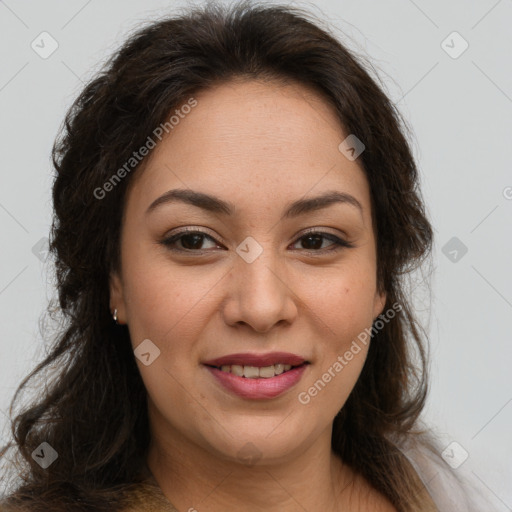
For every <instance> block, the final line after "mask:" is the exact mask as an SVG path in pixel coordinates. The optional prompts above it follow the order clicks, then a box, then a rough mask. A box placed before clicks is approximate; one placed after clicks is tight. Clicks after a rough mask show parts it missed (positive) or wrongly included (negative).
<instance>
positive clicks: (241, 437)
mask: <svg viewBox="0 0 512 512" xmlns="http://www.w3.org/2000/svg"><path fill="white" fill-rule="evenodd" d="M195 98H196V99H197V101H198V105H197V106H196V107H195V108H194V109H193V110H192V111H191V112H190V113H189V114H188V115H187V116H185V117H184V118H183V119H181V120H180V122H179V124H178V125H176V126H175V127H174V129H173V130H172V131H171V132H170V134H169V135H168V136H167V137H166V138H164V139H163V141H162V142H161V143H159V144H158V145H157V147H156V148H155V149H154V150H153V151H152V153H151V154H150V157H149V160H148V162H147V165H146V167H145V168H144V169H143V170H142V172H141V173H139V174H138V175H136V176H134V181H132V183H130V187H129V190H128V194H127V198H126V204H125V211H124V217H123V225H122V237H121V271H120V272H119V273H117V274H112V276H111V285H110V292H111V307H112V310H113V309H114V308H117V310H118V321H119V323H122V324H124V323H126V324H127V325H128V328H129V332H130V337H131V340H132V345H133V348H134V349H135V348H136V347H137V346H138V345H139V344H140V343H141V342H142V341H143V340H145V339H150V340H151V342H152V343H153V344H154V345H156V346H157V347H158V348H159V350H160V355H159V357H157V358H156V359H155V360H154V361H153V362H152V363H151V364H150V365H148V366H146V365H144V364H142V363H141V361H139V360H138V359H137V364H138V366H139V368H140V372H141V376H142V379H143V381H144V384H145V386H146V389H147V391H148V397H149V418H150V427H151V433H152V441H151V447H150V451H149V455H148V466H149V468H150V469H151V472H152V473H153V475H154V476H155V478H156V480H157V481H158V484H159V485H160V487H161V489H162V491H163V492H164V493H165V495H166V496H167V497H168V499H169V500H170V501H171V502H172V503H173V504H174V505H175V506H176V507H177V508H178V509H179V510H194V508H193V507H195V508H196V509H197V510H198V511H201V512H203V511H218V510H237V509H240V510H248V511H259V510H265V511H267V512H273V511H277V510H279V511H280V512H286V511H294V512H295V511H296V510H301V509H302V508H301V507H303V508H304V509H305V510H308V511H311V512H313V511H320V510H322V511H324V512H325V511H330V510H352V511H354V510H394V508H393V507H391V506H390V505H389V503H388V502H387V501H386V500H385V499H384V498H383V497H382V496H380V495H378V494H377V493H376V492H374V491H372V490H371V488H370V487H369V485H368V484H367V483H366V482H365V481H364V480H363V479H361V478H360V477H359V476H357V475H355V474H353V472H352V470H351V469H350V468H349V467H347V466H345V465H343V464H342V462H341V461H340V460H339V458H338V457H337V456H335V455H334V454H333V453H332V452H331V448H330V441H331V428H332V422H333V419H334V417H335V415H336V414H337V412H338V411H339V410H340V409H341V407H342V406H343V404H344V403H345V401H346V399H347V398H348V396H349V394H350V392H351V390H352V389H353V387H354V385H355V383H356V381H357V379H358V376H359V374H360V372H361V369H362V366H363V364H364V360H365V357H366V353H367V349H368V347H367V346H366V347H365V346H364V345H362V344H360V345H361V347H362V350H361V351H360V352H359V353H358V354H357V355H355V356H354V358H353V359H352V360H351V361H350V362H349V364H347V365H346V366H345V367H344V368H343V370H342V371H341V372H338V373H336V376H335V377H334V378H332V380H331V381H330V382H329V383H328V384H327V385H326V386H325V387H324V388H323V389H322V390H321V391H320V392H318V394H317V395H316V396H315V397H312V398H311V401H310V402H309V403H308V404H305V405H304V404H301V403H300V402H299V400H298V394H299V393H300V392H302V391H307V390H308V388H310V387H311V386H312V385H313V384H314V382H315V381H317V380H318V379H319V378H321V376H322V374H323V373H324V372H326V371H327V370H328V369H329V367H332V365H333V364H334V362H335V361H336V360H337V358H338V356H340V355H343V354H344V353H345V352H346V351H347V350H348V349H349V348H350V346H351V344H352V342H353V340H355V339H356V338H357V336H358V334H360V333H361V332H362V331H364V329H365V328H371V325H372V321H373V319H374V318H376V317H377V316H378V315H379V314H380V313H381V312H383V308H384V304H385V294H380V293H378V291H377V286H376V247H375V238H374V232H373V226H372V220H371V204H370V193H369V187H368V183H367V180H366V178H365V176H364V173H363V171H362V170H361V169H360V167H359V164H358V162H357V160H356V161H350V160H348V159H347V158H346V157H345V156H344V155H343V154H342V153H341V152H340V151H339V149H338V146H339V144H340V142H341V141H342V140H343V139H344V138H345V137H346V136H347V135H348V133H344V132H343V130H342V127H341V126H340V124H339V121H338V119H337V117H336V115H335V113H334V112H333V111H332V109H331V107H330V106H329V105H328V104H327V103H326V102H325V101H323V99H322V98H321V97H319V96H318V95H317V94H316V93H315V92H314V91H311V90H309V89H307V88H304V87H303V86H301V85H297V84H293V83H290V84H288V85H283V84H276V83H270V82H259V81H237V82H229V83H227V84H223V85H221V86H217V87H215V88H213V89H210V90H208V91H202V92H201V93H199V94H197V95H195ZM176 188H180V189H192V190H195V191H200V192H204V193H208V194H213V195H215V196H217V197H219V198H221V199H223V200H224V201H229V202H231V203H233V205H234V206H235V213H234V214H233V215H232V216H227V215H223V214H213V213H210V212H206V211H203V210H201V209H199V208H197V207H195V206H192V205H187V204H184V203H179V202H175V203H172V204H171V203H169V204H165V205H161V206H160V207H158V208H156V209H155V210H153V211H152V212H151V213H149V214H146V210H147V208H148V207H149V205H150V204H151V203H152V202H153V201H154V200H155V199H156V198H158V197H160V196H161V195H162V194H164V193H165V192H167V191H168V190H171V189H176ZM332 190H336V191H339V192H344V193H348V194H350V195H352V196H354V197H355V198H356V199H357V200H358V201H359V202H360V203H361V205H362V212H361V211H360V210H358V209H357V208H355V207H354V206H351V205H349V204H335V205H331V206H329V207H327V208H325V209H322V210H318V211H316V212H310V213H308V214H306V215H302V216H299V217H296V218H292V219H285V220H280V219H281V215H282V212H283V211H284V209H285V207H286V206H288V204H289V203H291V202H292V201H295V200H298V199H301V198H303V197H312V196H316V195H319V194H321V193H324V192H326V191H332ZM186 226H188V227H193V228H196V229H197V230H200V231H203V232H205V233H206V235H207V236H205V237H204V238H203V239H202V245H201V239H199V241H196V242H195V243H196V245H195V246H194V245H191V244H193V243H194V240H192V241H191V240H190V238H189V239H188V243H189V245H186V243H187V241H186V240H185V241H184V240H183V239H181V240H177V241H176V242H175V243H174V248H176V249H180V248H181V249H182V252H178V251H173V250H171V248H170V247H166V246H164V245H163V244H161V243H159V242H160V241H161V240H163V239H164V238H168V237H169V236H170V235H173V234H175V233H176V232H177V231H179V229H178V228H180V230H181V229H183V228H184V227H186ZM308 228H315V231H320V232H325V233H328V234H330V235H334V236H337V237H339V238H341V239H344V240H347V241H349V242H351V243H353V244H354V247H351V248H344V247H339V248H338V249H337V250H332V251H329V249H333V248H335V247H336V246H335V245H333V242H332V241H331V240H330V239H328V238H319V239H315V240H313V241H311V240H309V241H308V239H307V238H303V237H304V230H306V229H308ZM247 236H251V237H253V238H254V239H255V240H256V241H257V242H258V244H259V245H260V246H261V248H262V249H263V252H262V253H261V255H260V256H259V257H258V258H256V260H255V261H253V262H252V263H247V261H245V260H244V259H243V258H241V257H240V256H239V255H238V254H237V252H236V248H237V247H238V246H239V244H240V243H241V242H242V241H243V240H244V239H245V238H246V237H247ZM209 237H212V238H209ZM182 243H184V245H181V244H182ZM184 247H198V249H195V250H196V252H193V249H192V250H189V251H188V252H186V251H185V249H184ZM201 253H202V254H201ZM273 351H284V352H292V353H294V354H298V355H300V356H302V357H304V358H305V359H306V360H308V361H309V362H310V363H311V364H310V365H308V366H307V368H306V371H305V373H304V374H303V376H302V379H301V380H300V382H299V383H298V384H297V385H296V386H294V387H293V388H292V389H290V390H288V391H286V392H285V393H284V394H282V395H280V396H278V397H276V398H273V399H270V400H268V399H267V400H249V399H243V398H241V397H239V396H236V395H233V394H231V393H229V392H227V391H226V390H225V389H224V388H223V387H221V386H220V385H219V384H218V383H217V381H216V380H215V379H214V378H213V376H212V375H211V374H210V372H209V371H208V370H207V369H206V367H205V366H204V365H202V362H203V361H206V360H208V359H212V358H215V357H219V356H223V355H227V354H232V353H236V352H251V353H257V354H258V353H266V352H273ZM247 443H252V444H251V445H250V446H251V447H252V448H251V449H252V450H253V451H254V453H255V454H257V455H256V456H255V458H256V459H257V460H255V461H253V462H252V463H249V464H247V463H245V462H244V461H243V460H241V458H240V456H239V455H238V452H239V450H241V449H242V448H243V447H244V446H246V445H247ZM347 507H348V508H347Z"/></svg>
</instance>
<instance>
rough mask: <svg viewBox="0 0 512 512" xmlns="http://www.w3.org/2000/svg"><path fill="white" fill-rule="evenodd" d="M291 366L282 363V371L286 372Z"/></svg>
mask: <svg viewBox="0 0 512 512" xmlns="http://www.w3.org/2000/svg"><path fill="white" fill-rule="evenodd" d="M291 367H292V365H291V364H285V365H284V371H285V372H287V371H288V370H289V369H290V368H291Z"/></svg>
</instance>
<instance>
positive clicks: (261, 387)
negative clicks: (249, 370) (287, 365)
mask: <svg viewBox="0 0 512 512" xmlns="http://www.w3.org/2000/svg"><path fill="white" fill-rule="evenodd" d="M306 366H307V365H306V364H303V365H301V366H296V367H295V368H292V369H291V370H288V371H287V372H284V373H281V374H280V375H276V376H275V377H270V378H268V379H264V378H258V379H249V378H246V377H238V375H235V374H234V373H228V372H223V371H222V370H219V369H218V368H213V367H211V366H206V368H207V369H208V370H209V371H210V373H211V374H212V375H213V376H214V377H215V378H216V379H217V381H218V382H220V383H221V384H222V385H223V386H224V387H225V388H226V389H228V390H229V391H231V392H233V393H235V394H236V395H238V396H241V397H242V398H248V399H251V400H261V399H268V398H275V397H276V396H279V395H280V394H282V393H284V392H285V391H288V390H289V389H290V388H292V387H293V386H295V384H297V382H299V380H300V379H301V377H302V374H303V373H304V371H305V370H306Z"/></svg>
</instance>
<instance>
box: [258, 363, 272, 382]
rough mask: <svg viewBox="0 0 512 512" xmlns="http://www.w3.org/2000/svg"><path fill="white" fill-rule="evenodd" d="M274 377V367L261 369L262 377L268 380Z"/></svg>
mask: <svg viewBox="0 0 512 512" xmlns="http://www.w3.org/2000/svg"><path fill="white" fill-rule="evenodd" d="M274 375H275V373H274V365H272V366H264V367H263V368H260V377H263V378H265V379H268V378H270V377H273V376H274Z"/></svg>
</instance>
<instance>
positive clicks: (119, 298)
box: [109, 272, 126, 324]
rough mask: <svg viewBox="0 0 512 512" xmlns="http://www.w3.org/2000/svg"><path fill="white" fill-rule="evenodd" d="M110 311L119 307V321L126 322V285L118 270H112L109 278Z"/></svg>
mask: <svg viewBox="0 0 512 512" xmlns="http://www.w3.org/2000/svg"><path fill="white" fill-rule="evenodd" d="M109 289H110V311H111V312H112V313H113V312H114V310H115V309H117V322H118V323H120V324H125V323H126V306H125V300H124V286H123V282H122V280H121V277H120V276H119V274H118V273H117V272H112V273H111V274H110V279H109Z"/></svg>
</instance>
